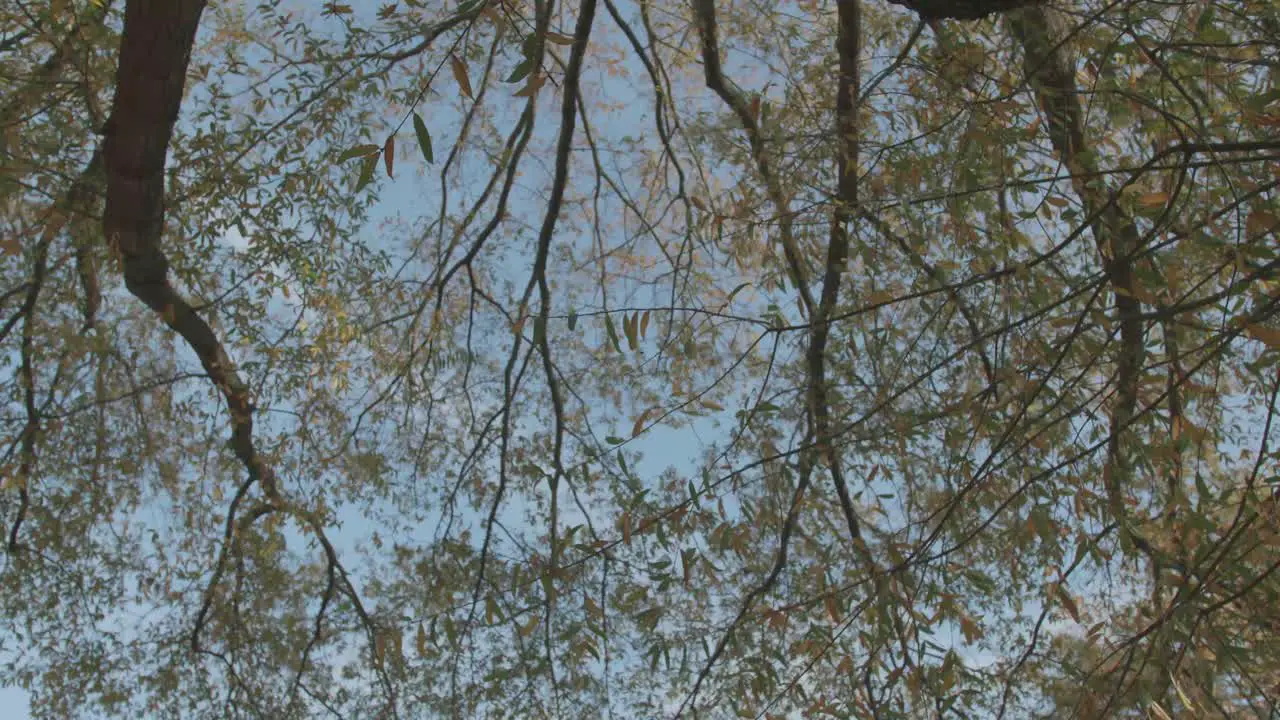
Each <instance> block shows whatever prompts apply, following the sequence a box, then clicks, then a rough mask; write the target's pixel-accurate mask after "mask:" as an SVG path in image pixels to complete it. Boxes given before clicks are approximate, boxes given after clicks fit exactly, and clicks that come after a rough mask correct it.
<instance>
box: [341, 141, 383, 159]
mask: <svg viewBox="0 0 1280 720" xmlns="http://www.w3.org/2000/svg"><path fill="white" fill-rule="evenodd" d="M381 149H382V148H380V147H378V146H377V145H369V144H367V143H366V144H364V145H356V146H355V147H350V148H347V149H346V150H344V151H343V153H342V154H341V155H339V156H338V162H339V163H344V162H346V161H348V160H350V159H351V158H358V157H366V156H368V155H372V154H374V153H376V152H378V151H379V150H381Z"/></svg>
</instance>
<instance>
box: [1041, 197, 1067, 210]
mask: <svg viewBox="0 0 1280 720" xmlns="http://www.w3.org/2000/svg"><path fill="white" fill-rule="evenodd" d="M1044 201H1045V202H1046V203H1048V204H1050V205H1052V206H1054V207H1056V208H1063V207H1066V206H1067V199H1066V198H1064V197H1058V196H1057V195H1048V196H1046V197H1045V199H1044Z"/></svg>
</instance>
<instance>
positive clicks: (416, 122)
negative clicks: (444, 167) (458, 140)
mask: <svg viewBox="0 0 1280 720" xmlns="http://www.w3.org/2000/svg"><path fill="white" fill-rule="evenodd" d="M413 132H414V134H416V135H417V136H418V147H419V148H421V149H422V157H423V158H425V159H426V161H427V164H428V165H430V164H431V163H433V162H435V161H436V159H435V156H434V155H433V154H432V152H431V133H430V132H427V124H426V123H424V122H422V116H421V115H419V114H418V113H414V114H413Z"/></svg>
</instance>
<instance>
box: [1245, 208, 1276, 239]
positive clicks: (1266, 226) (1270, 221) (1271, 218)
mask: <svg viewBox="0 0 1280 720" xmlns="http://www.w3.org/2000/svg"><path fill="white" fill-rule="evenodd" d="M1277 225H1280V219H1277V218H1276V216H1275V215H1273V214H1271V213H1269V212H1267V211H1266V210H1260V209H1258V210H1254V211H1252V212H1250V213H1249V218H1248V219H1247V220H1245V221H1244V229H1245V234H1246V235H1247V236H1248V237H1249V238H1257V237H1261V236H1262V235H1263V234H1264V233H1266V232H1267V231H1268V230H1275V229H1276V226H1277Z"/></svg>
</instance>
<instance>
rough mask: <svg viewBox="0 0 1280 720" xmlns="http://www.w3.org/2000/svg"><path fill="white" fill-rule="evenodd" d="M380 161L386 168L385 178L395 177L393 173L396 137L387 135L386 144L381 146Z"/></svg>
mask: <svg viewBox="0 0 1280 720" xmlns="http://www.w3.org/2000/svg"><path fill="white" fill-rule="evenodd" d="M382 161H383V162H384V163H386V166H387V177H395V173H394V172H393V170H394V168H395V162H396V136H395V135H388V136H387V142H386V143H384V144H383V146H382Z"/></svg>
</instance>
